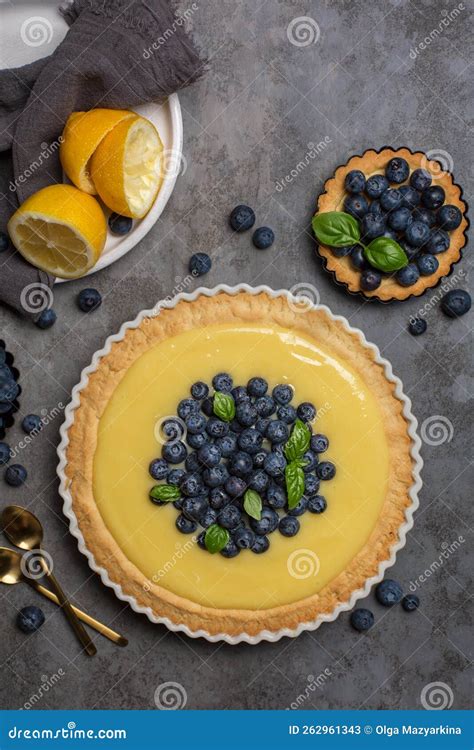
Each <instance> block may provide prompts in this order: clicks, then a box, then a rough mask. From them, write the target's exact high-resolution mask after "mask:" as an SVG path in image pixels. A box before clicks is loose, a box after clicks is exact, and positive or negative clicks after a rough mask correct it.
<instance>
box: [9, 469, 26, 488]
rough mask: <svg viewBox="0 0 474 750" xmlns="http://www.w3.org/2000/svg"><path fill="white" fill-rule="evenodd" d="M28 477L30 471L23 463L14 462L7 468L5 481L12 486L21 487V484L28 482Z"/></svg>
mask: <svg viewBox="0 0 474 750" xmlns="http://www.w3.org/2000/svg"><path fill="white" fill-rule="evenodd" d="M27 477H28V472H27V471H26V469H25V467H24V466H22V465H21V464H12V465H11V466H7V468H6V469H5V474H4V478H5V482H6V483H7V484H9V485H10V487H21V485H22V484H23V483H24V482H26V479H27Z"/></svg>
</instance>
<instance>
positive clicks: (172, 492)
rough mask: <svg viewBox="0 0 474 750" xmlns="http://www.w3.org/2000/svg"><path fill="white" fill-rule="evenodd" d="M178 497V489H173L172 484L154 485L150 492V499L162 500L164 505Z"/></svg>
mask: <svg viewBox="0 0 474 750" xmlns="http://www.w3.org/2000/svg"><path fill="white" fill-rule="evenodd" d="M180 496H181V493H180V491H179V487H175V486H174V485H173V484H155V486H154V487H152V488H151V490H150V497H153V498H154V499H155V500H162V501H163V502H165V503H168V502H170V501H172V500H177V499H178V498H179V497H180Z"/></svg>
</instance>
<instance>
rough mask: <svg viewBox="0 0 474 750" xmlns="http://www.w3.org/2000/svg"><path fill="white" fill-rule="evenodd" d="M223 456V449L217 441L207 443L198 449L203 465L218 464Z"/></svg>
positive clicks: (208, 466) (210, 466)
mask: <svg viewBox="0 0 474 750" xmlns="http://www.w3.org/2000/svg"><path fill="white" fill-rule="evenodd" d="M221 458H222V451H221V449H220V448H219V446H218V445H216V444H215V443H206V444H205V445H203V446H202V448H199V450H198V459H199V461H200V463H201V464H202V465H203V466H207V468H208V469H209V468H212V467H214V466H217V465H218V463H219V462H220V460H221Z"/></svg>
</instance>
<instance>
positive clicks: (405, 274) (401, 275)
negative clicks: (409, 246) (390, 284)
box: [396, 263, 420, 286]
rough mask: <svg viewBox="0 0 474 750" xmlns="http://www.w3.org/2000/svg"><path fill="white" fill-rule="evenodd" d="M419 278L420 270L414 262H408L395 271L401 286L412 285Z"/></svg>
mask: <svg viewBox="0 0 474 750" xmlns="http://www.w3.org/2000/svg"><path fill="white" fill-rule="evenodd" d="M419 278H420V272H419V270H418V266H417V265H416V263H409V264H408V265H407V266H404V267H403V268H400V270H399V271H397V273H396V279H397V281H398V283H399V284H401V285H402V286H413V284H416V282H417V281H418V279H419Z"/></svg>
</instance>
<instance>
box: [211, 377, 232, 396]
mask: <svg viewBox="0 0 474 750" xmlns="http://www.w3.org/2000/svg"><path fill="white" fill-rule="evenodd" d="M212 385H213V386H214V389H215V390H216V391H220V392H221V393H230V392H231V390H232V386H233V381H232V377H231V376H230V375H229V373H228V372H219V373H218V374H217V375H214V377H213V378H212Z"/></svg>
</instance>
